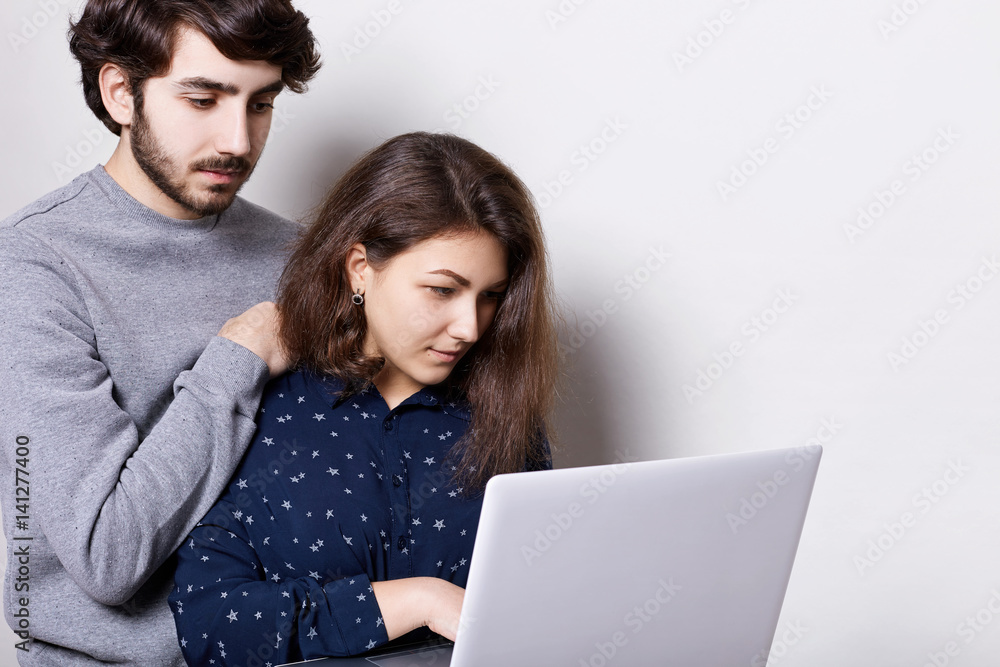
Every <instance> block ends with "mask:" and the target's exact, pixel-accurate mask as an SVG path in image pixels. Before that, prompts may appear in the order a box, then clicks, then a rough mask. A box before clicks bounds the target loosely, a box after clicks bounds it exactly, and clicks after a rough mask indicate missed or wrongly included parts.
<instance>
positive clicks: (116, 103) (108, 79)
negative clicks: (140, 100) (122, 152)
mask: <svg viewBox="0 0 1000 667" xmlns="http://www.w3.org/2000/svg"><path fill="white" fill-rule="evenodd" d="M98 81H99V82H100V87H101V99H102V100H103V101H104V108H105V109H107V110H108V113H109V114H110V115H111V117H112V118H113V119H114V121H115V122H116V123H118V124H119V125H121V126H122V127H129V126H130V125H132V116H133V115H134V114H135V97H134V96H133V95H132V87H131V86H130V85H129V80H128V76H127V75H126V74H125V72H124V71H123V70H122V68H120V67H119V66H118V65H114V64H112V63H105V65H104V67H102V68H101V73H100V74H99V78H98Z"/></svg>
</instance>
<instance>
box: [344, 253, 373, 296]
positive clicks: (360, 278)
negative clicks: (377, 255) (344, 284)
mask: <svg viewBox="0 0 1000 667" xmlns="http://www.w3.org/2000/svg"><path fill="white" fill-rule="evenodd" d="M345 266H346V268H347V277H348V279H349V280H350V281H351V291H352V292H358V291H360V293H361V294H364V293H365V288H366V287H367V285H366V283H365V280H366V279H367V278H368V274H370V273H371V272H370V271H367V269H368V268H369V266H368V251H367V250H366V249H365V246H364V244H362V243H355V244H354V245H353V246H351V249H350V250H348V251H347V259H346V260H345Z"/></svg>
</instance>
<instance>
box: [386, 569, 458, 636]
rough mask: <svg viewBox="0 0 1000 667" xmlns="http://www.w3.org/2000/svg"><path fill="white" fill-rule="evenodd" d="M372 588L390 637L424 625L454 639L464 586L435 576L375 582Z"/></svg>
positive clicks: (401, 634)
mask: <svg viewBox="0 0 1000 667" xmlns="http://www.w3.org/2000/svg"><path fill="white" fill-rule="evenodd" d="M372 590H373V591H375V599H376V600H378V606H379V608H380V609H381V610H382V622H383V623H385V631H386V633H388V635H389V639H390V640H393V639H396V638H397V637H401V636H403V635H405V634H406V633H407V632H410V631H411V630H416V629H417V628H420V627H423V626H425V625H426V626H427V627H428V628H430V629H431V630H432V631H433V632H436V633H438V634H439V635H441V636H443V637H446V638H447V639H450V640H452V641H454V640H455V635H456V634H457V633H458V620H459V617H460V616H461V615H462V602H463V601H464V600H465V589H464V588H461V587H460V586H456V585H455V584H453V583H451V582H449V581H445V580H444V579H438V578H436V577H410V578H407V579H393V580H392V581H374V582H372Z"/></svg>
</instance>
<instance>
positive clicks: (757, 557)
mask: <svg viewBox="0 0 1000 667" xmlns="http://www.w3.org/2000/svg"><path fill="white" fill-rule="evenodd" d="M820 455H821V450H820V448H818V447H817V448H815V449H811V448H810V449H809V450H808V451H803V450H801V449H797V450H796V449H789V450H784V449H783V450H772V451H766V452H753V453H741V454H727V455H719V456H706V457H694V458H684V459H672V460H665V461H649V462H643V463H627V464H620V465H607V466H596V467H588V468H571V469H563V470H552V471H542V472H532V473H519V474H513V475H502V476H499V477H496V478H494V479H492V480H491V481H490V482H489V485H488V487H487V492H486V497H485V500H484V504H483V511H482V516H481V518H480V525H479V531H478V534H477V538H476V544H475V550H474V555H473V559H472V563H471V565H470V567H471V569H470V573H469V582H468V588H467V593H466V598H465V603H464V606H463V611H462V627H461V628H460V630H459V636H458V639H457V641H456V643H455V648H454V655H453V656H452V661H451V667H510V666H511V665H518V666H525V667H527V666H530V665H538V666H540V667H543V666H544V667H551V666H552V665H570V666H573V667H605V666H606V665H614V667H630V666H637V667H639V666H641V667H648V666H649V665H667V664H676V665H685V666H687V667H691V666H695V665H706V666H711V667H719V666H720V665H750V664H752V661H753V660H754V658H755V657H757V656H764V657H766V656H767V652H768V649H769V647H770V644H771V640H772V638H773V635H774V631H775V627H776V625H777V621H778V614H779V612H780V610H781V603H782V600H783V599H784V595H785V589H786V587H787V584H788V578H789V575H790V573H791V568H792V562H793V559H794V557H795V550H796V548H797V546H798V541H799V536H800V534H801V531H802V524H803V521H804V519H805V514H806V508H807V506H808V502H809V497H810V494H811V492H812V487H813V482H814V480H815V476H816V469H817V466H818V464H819V459H820Z"/></svg>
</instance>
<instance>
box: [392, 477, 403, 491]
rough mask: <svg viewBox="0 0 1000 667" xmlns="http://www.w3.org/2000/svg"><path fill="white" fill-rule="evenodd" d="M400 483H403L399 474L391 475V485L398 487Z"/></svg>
mask: <svg viewBox="0 0 1000 667" xmlns="http://www.w3.org/2000/svg"><path fill="white" fill-rule="evenodd" d="M402 483H403V480H402V478H401V477H400V476H399V475H393V476H392V485H393V486H395V487H396V488H399V487H400V485H402Z"/></svg>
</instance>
